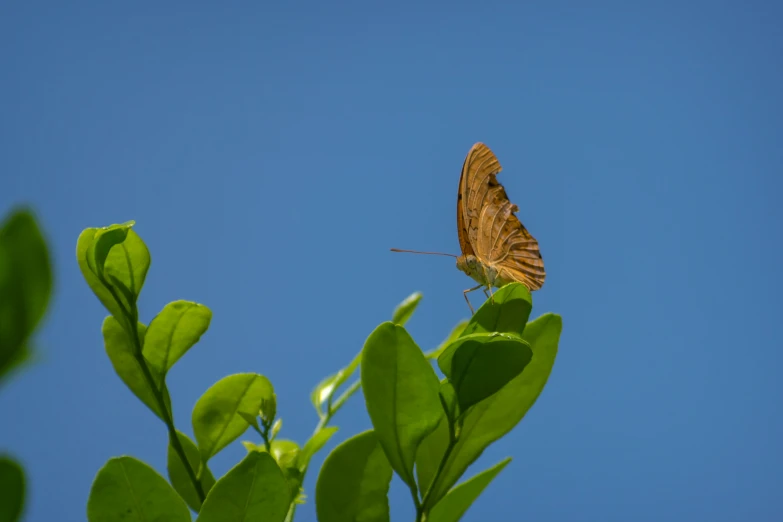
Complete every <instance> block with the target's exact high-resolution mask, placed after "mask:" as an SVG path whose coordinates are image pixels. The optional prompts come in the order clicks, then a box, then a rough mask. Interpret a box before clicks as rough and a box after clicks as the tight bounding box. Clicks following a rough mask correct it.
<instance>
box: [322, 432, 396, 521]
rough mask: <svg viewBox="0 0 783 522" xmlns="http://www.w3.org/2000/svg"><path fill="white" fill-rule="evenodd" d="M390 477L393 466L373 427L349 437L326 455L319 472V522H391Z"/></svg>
mask: <svg viewBox="0 0 783 522" xmlns="http://www.w3.org/2000/svg"><path fill="white" fill-rule="evenodd" d="M391 478H392V469H391V466H390V465H389V461H388V460H387V459H386V455H385V454H384V452H383V449H382V448H381V446H380V444H379V443H378V439H377V438H376V437H375V435H374V434H373V432H372V430H371V431H365V432H364V433H360V434H358V435H356V436H354V437H351V438H350V439H348V440H346V441H345V442H343V443H342V444H340V445H339V446H337V447H336V448H335V449H334V450H333V451H332V452H331V453H330V454H329V456H328V457H326V460H325V461H324V464H323V466H322V467H321V472H320V474H319V475H318V482H317V483H316V486H315V509H316V513H317V515H318V522H347V521H361V522H389V499H388V497H387V495H388V493H389V484H390V483H391Z"/></svg>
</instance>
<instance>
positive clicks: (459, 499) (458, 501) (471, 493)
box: [427, 457, 511, 522]
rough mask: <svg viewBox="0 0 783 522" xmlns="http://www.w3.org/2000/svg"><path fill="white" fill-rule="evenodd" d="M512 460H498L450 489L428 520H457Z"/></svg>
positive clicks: (435, 521)
mask: <svg viewBox="0 0 783 522" xmlns="http://www.w3.org/2000/svg"><path fill="white" fill-rule="evenodd" d="M509 462H511V458H510V457H509V458H507V459H505V460H502V461H501V462H498V463H497V464H495V465H494V466H492V467H491V468H489V469H486V470H484V471H482V472H481V473H479V474H478V475H476V476H474V477H472V478H470V479H469V480H466V481H465V482H463V483H462V484H460V485H459V486H457V487H455V488H454V489H452V490H451V491H449V492H448V493H447V494H446V496H445V497H443V499H442V500H441V501H440V502H438V503H437V504H436V505H435V507H433V508H432V511H430V514H429V516H427V522H457V521H458V520H459V519H460V518H462V515H464V514H465V512H466V511H467V510H468V508H469V507H470V506H471V504H473V502H475V501H476V499H477V498H478V496H479V495H481V492H482V491H484V488H486V487H487V486H488V485H489V483H490V482H492V480H493V479H494V478H495V477H496V476H497V474H498V473H500V472H501V471H502V470H503V468H505V467H506V464H508V463H509Z"/></svg>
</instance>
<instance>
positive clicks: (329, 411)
mask: <svg viewBox="0 0 783 522" xmlns="http://www.w3.org/2000/svg"><path fill="white" fill-rule="evenodd" d="M361 386H362V381H361V380H359V379H357V380H356V381H354V382H353V383H351V385H350V386H349V387H348V388H346V390H345V391H344V392H343V393H341V394H340V396H339V397H337V400H335V401H334V403H332V398H331V397H329V401H328V402H327V407H326V413H325V414H324V415H323V416H321V419H320V420H319V421H318V425H317V426H316V427H315V430H314V431H313V435H316V434H317V433H318V432H320V431H321V430H322V429H324V428H325V427H326V426H327V425H328V424H329V421H330V420H332V417H334V414H335V413H337V412H338V411H339V410H340V408H341V407H342V406H343V404H345V401H347V400H348V399H350V398H351V396H352V395H353V394H354V393H356V392H357V390H359V388H361ZM308 467H309V466H308ZM306 474H307V467H306V468H305V469H303V470H302V484H304V479H305V475H306ZM294 513H296V502H293V503H292V504H291V507H290V508H289V510H288V514H287V515H286V517H285V521H284V522H293V520H294Z"/></svg>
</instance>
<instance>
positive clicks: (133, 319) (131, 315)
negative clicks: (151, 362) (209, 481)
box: [106, 285, 207, 502]
mask: <svg viewBox="0 0 783 522" xmlns="http://www.w3.org/2000/svg"><path fill="white" fill-rule="evenodd" d="M106 287H107V288H108V290H109V292H111V295H112V297H113V298H114V301H115V302H116V303H117V304H118V305H119V307H120V309H121V310H122V313H123V314H124V315H125V318H126V319H127V320H128V321H129V322H130V327H131V330H132V332H133V334H132V336H133V348H134V354H133V355H134V357H135V358H136V362H138V363H139V366H140V367H141V371H142V373H143V374H144V379H145V380H146V381H147V384H148V385H149V387H150V389H151V390H152V394H153V396H154V397H155V402H157V404H158V409H159V410H160V412H161V414H162V415H163V422H164V423H165V424H166V428H167V429H168V432H169V441H170V442H171V445H172V446H173V447H174V451H176V452H177V456H179V460H180V461H182V465H183V466H184V467H185V471H186V472H187V474H188V477H189V478H190V481H191V482H192V483H193V488H194V489H195V490H196V494H197V495H198V498H199V501H201V502H204V499H206V498H207V496H206V495H205V494H204V488H202V487H201V482H199V480H198V478H197V477H196V472H195V471H193V467H192V466H191V465H190V461H189V460H188V457H187V455H186V454H185V448H184V447H182V443H181V442H180V440H179V437H178V436H177V429H176V428H175V427H174V419H173V417H172V415H171V412H170V411H169V409H168V407H167V406H166V401H165V399H164V398H163V392H162V391H161V390H160V389H158V386H157V384H156V383H155V378H154V377H153V376H152V372H150V369H149V367H148V366H147V361H146V360H145V359H144V354H143V353H142V345H141V339H140V338H139V327H138V324H139V310H138V308H136V303H131V309H130V310H126V309H125V306H124V305H123V304H122V301H120V300H119V299H118V298H117V293H116V292H115V291H114V288H113V287H112V286H110V285H106Z"/></svg>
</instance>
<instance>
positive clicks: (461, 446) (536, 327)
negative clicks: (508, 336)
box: [424, 314, 562, 506]
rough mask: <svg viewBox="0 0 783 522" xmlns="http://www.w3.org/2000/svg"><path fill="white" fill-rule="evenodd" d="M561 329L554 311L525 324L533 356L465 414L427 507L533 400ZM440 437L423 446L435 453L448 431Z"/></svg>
mask: <svg viewBox="0 0 783 522" xmlns="http://www.w3.org/2000/svg"><path fill="white" fill-rule="evenodd" d="M561 330H562V320H561V318H560V316H559V315H556V314H544V315H542V316H541V317H539V318H538V319H536V320H535V321H531V322H530V323H529V324H528V325H527V327H526V328H525V331H524V333H523V335H522V338H523V339H524V340H525V341H527V343H528V344H529V345H530V347H531V349H532V351H533V358H532V359H531V361H530V363H529V364H528V365H527V366H526V367H525V370H524V371H523V372H522V373H521V374H519V375H518V376H516V377H515V378H514V379H512V380H511V382H509V383H508V384H506V385H505V386H504V387H503V388H502V389H501V390H500V391H499V392H497V393H496V394H494V395H493V396H491V397H489V398H487V399H485V400H483V401H481V402H480V403H478V404H476V405H475V406H473V408H471V409H470V411H468V412H466V413H465V415H464V417H463V422H462V428H461V430H460V437H459V440H458V441H457V443H456V445H455V447H454V450H453V451H452V452H451V455H450V457H449V459H448V460H447V462H446V464H445V465H444V467H443V473H442V474H441V476H440V478H439V479H438V481H437V484H435V486H434V488H435V489H434V490H433V493H432V495H431V499H430V500H431V502H430V506H432V505H433V504H434V503H435V502H437V501H438V500H440V499H441V498H442V497H443V495H444V494H445V493H446V492H447V491H448V489H449V488H450V487H451V486H453V485H454V484H455V483H456V482H457V480H459V477H461V476H462V474H463V473H464V472H465V470H466V469H467V468H468V466H469V465H470V464H472V463H473V462H474V461H475V460H476V459H477V458H478V457H479V456H480V455H481V453H482V452H483V451H484V449H485V448H486V447H487V446H489V445H490V444H491V443H492V442H494V441H496V440H498V439H499V438H500V437H502V436H503V435H505V434H506V433H508V432H509V431H511V429H513V428H514V426H516V425H517V424H518V423H519V421H520V420H522V418H523V417H524V416H525V414H526V413H527V412H528V410H529V409H530V408H531V407H532V406H533V404H534V403H535V402H536V399H537V398H538V396H539V395H540V394H541V391H542V390H543V389H544V385H545V384H546V381H547V379H548V378H549V374H550V372H551V371H552V367H553V365H554V363H555V357H556V356H557V343H558V340H559V339H560V331H561ZM436 436H437V437H440V438H436ZM442 437H443V432H442V431H441V430H438V431H437V432H436V434H435V435H434V436H433V438H432V439H431V440H425V444H424V447H426V448H427V449H428V451H430V452H433V453H437V452H438V451H440V449H439V448H445V445H446V444H447V443H448V432H446V440H445V442H444V440H443V438H442ZM441 455H442V452H441ZM431 458H435V457H431Z"/></svg>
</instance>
